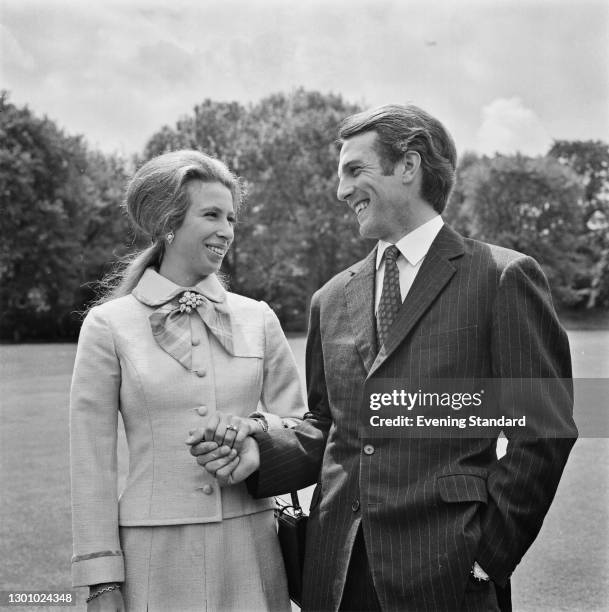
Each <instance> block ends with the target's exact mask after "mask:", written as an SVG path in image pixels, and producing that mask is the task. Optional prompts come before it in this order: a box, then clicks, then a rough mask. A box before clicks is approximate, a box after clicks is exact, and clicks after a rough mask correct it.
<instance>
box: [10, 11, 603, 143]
mask: <svg viewBox="0 0 609 612" xmlns="http://www.w3.org/2000/svg"><path fill="white" fill-rule="evenodd" d="M0 44H1V47H0V53H1V54H0V89H6V90H8V91H9V93H10V100H11V101H12V102H13V103H15V104H17V105H27V106H28V107H29V108H30V109H32V110H33V111H34V112H35V113H37V114H40V115H47V116H48V117H49V118H51V119H53V120H55V121H56V122H57V123H58V125H59V126H60V127H61V128H63V129H64V130H65V131H66V133H69V134H83V135H84V136H85V138H86V140H87V141H88V142H89V144H90V145H91V146H92V147H95V148H99V149H101V150H103V151H106V152H114V153H119V154H124V155H127V154H131V153H136V152H140V151H141V150H142V148H143V147H144V145H145V143H146V142H147V140H148V139H149V138H150V137H151V136H152V135H153V134H154V133H155V132H156V131H157V130H158V129H159V128H161V127H162V126H163V125H172V126H173V125H175V123H176V121H177V120H178V119H179V118H180V117H183V116H185V115H190V114H192V110H193V108H194V106H195V105H196V104H198V103H200V102H202V101H203V100H204V99H206V98H211V99H212V100H216V101H228V100H238V101H240V102H242V103H248V102H257V101H258V100H260V99H261V98H263V97H265V96H267V95H269V94H272V93H277V92H286V93H287V92H290V91H292V90H293V89H295V88H297V87H300V86H302V87H305V88H306V89H312V90H318V91H321V92H322V93H330V92H331V93H335V94H340V95H342V96H343V97H344V98H345V100H347V101H349V102H355V103H359V104H361V105H362V106H364V107H370V106H376V105H379V104H386V103H405V102H412V103H414V104H417V105H418V106H421V107H423V108H424V109H426V110H428V111H429V112H431V113H432V114H434V115H436V116H437V117H438V118H439V119H440V120H441V121H442V122H443V123H444V124H445V125H446V127H447V128H448V129H449V131H450V132H451V133H452V134H453V136H454V138H455V141H456V143H457V148H458V149H459V151H460V152H463V151H465V150H473V151H477V152H479V153H486V154H491V155H492V154H493V153H495V152H501V153H513V152H515V151H520V152H522V153H524V154H527V155H538V154H543V153H545V152H546V151H547V150H548V148H549V146H550V145H551V143H552V141H553V140H554V139H569V140H576V139H581V140H587V139H601V140H605V141H607V140H609V2H607V1H606V0H577V1H575V0H417V1H414V0H396V1H392V0H324V1H319V0H308V1H306V2H294V1H292V0H281V1H279V0H223V1H221V2H218V1H217V0H214V1H209V0H165V1H163V2H161V1H160V0H146V1H141V0H122V1H118V0H95V1H88V2H84V1H83V0H0ZM328 138H329V139H333V138H334V135H333V134H331V135H328Z"/></svg>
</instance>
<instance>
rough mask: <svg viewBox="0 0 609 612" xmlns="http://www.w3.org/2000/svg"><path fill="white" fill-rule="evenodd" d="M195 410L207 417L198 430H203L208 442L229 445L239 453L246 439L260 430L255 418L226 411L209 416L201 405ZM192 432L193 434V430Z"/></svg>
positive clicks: (219, 445) (221, 445)
mask: <svg viewBox="0 0 609 612" xmlns="http://www.w3.org/2000/svg"><path fill="white" fill-rule="evenodd" d="M195 410H196V412H197V413H198V414H199V415H200V416H202V417H205V420H204V421H203V426H202V427H201V428H199V429H198V430H197V431H199V432H200V431H202V432H203V439H204V440H205V441H206V442H215V443H216V444H217V445H218V447H223V446H227V447H228V448H229V449H235V450H236V451H237V453H239V452H240V451H241V448H242V447H243V442H244V441H245V439H246V438H247V437H248V436H250V435H252V434H253V433H254V432H256V431H259V425H258V422H257V421H256V420H255V419H248V418H244V417H240V416H236V415H232V414H226V413H225V412H214V413H212V414H210V415H209V416H207V408H206V407H205V406H199V407H198V408H195ZM190 433H191V434H192V432H190ZM187 443H188V442H187ZM233 456H234V455H233Z"/></svg>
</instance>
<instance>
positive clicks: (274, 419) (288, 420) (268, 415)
mask: <svg viewBox="0 0 609 612" xmlns="http://www.w3.org/2000/svg"><path fill="white" fill-rule="evenodd" d="M250 417H253V418H255V417H263V418H264V420H265V421H266V422H267V423H268V425H269V429H282V428H284V427H289V428H290V429H292V428H294V427H296V425H298V423H300V422H301V421H302V419H297V418H295V417H280V416H279V415H277V414H273V413H272V412H264V411H262V410H258V411H256V412H254V413H252V414H250Z"/></svg>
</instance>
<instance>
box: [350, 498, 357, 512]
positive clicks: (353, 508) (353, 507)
mask: <svg viewBox="0 0 609 612" xmlns="http://www.w3.org/2000/svg"><path fill="white" fill-rule="evenodd" d="M351 510H353V512H357V511H358V510H359V499H354V500H353V503H352V504H351Z"/></svg>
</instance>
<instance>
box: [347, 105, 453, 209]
mask: <svg viewBox="0 0 609 612" xmlns="http://www.w3.org/2000/svg"><path fill="white" fill-rule="evenodd" d="M371 131H375V132H376V134H377V138H376V151H377V153H378V156H379V161H380V162H381V168H382V171H383V172H384V173H385V174H391V173H392V172H393V170H394V168H395V164H396V163H397V162H398V161H399V160H401V159H402V157H403V155H404V153H405V152H406V151H407V150H411V151H417V152H418V153H419V155H420V156H421V169H422V171H423V178H422V181H421V196H422V197H423V199H424V200H425V201H427V202H429V204H431V205H432V206H433V208H434V209H435V210H436V211H437V212H438V213H442V211H443V210H444V208H445V206H446V203H447V201H448V196H449V195H450V192H451V190H452V188H453V185H454V182H455V169H456V167H457V150H456V148H455V143H454V142H453V139H452V137H451V135H450V134H449V133H448V130H447V129H446V128H445V127H444V126H443V125H442V124H441V123H440V122H439V121H438V120H437V119H436V118H435V117H432V116H431V115H430V114H429V113H426V112H425V111H424V110H422V109H420V108H419V107H417V106H414V105H413V104H409V105H407V106H401V105H398V104H388V105H385V106H379V107H378V108H374V109H372V110H367V111H363V112H361V113H357V114H355V115H351V116H350V117H347V118H346V119H345V120H344V121H343V122H342V124H341V126H340V129H339V132H338V138H339V142H344V141H345V140H347V139H348V138H351V137H352V136H356V135H357V134H363V133H364V132H371Z"/></svg>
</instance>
